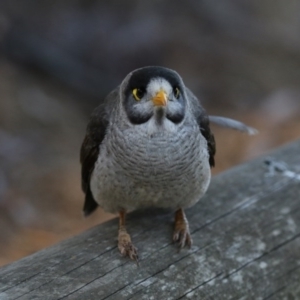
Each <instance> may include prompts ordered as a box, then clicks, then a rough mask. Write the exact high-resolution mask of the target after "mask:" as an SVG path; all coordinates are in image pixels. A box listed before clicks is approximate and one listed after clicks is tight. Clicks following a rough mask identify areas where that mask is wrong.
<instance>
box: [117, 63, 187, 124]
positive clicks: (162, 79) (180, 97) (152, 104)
mask: <svg viewBox="0 0 300 300" xmlns="http://www.w3.org/2000/svg"><path fill="white" fill-rule="evenodd" d="M121 93H122V95H121V99H122V103H123V106H124V108H125V111H126V114H127V117H128V119H129V121H130V122H131V123H132V124H143V123H146V122H148V121H149V120H150V119H154V120H155V121H157V123H158V124H159V123H162V122H164V121H165V120H169V121H170V122H172V123H175V124H178V123H180V122H181V121H182V120H183V119H184V115H185V110H186V98H185V87H184V83H183V81H182V79H181V77H180V76H179V75H178V74H177V73H176V72H175V71H173V70H170V69H167V68H163V67H145V68H141V69H137V70H135V71H133V72H132V73H130V74H129V75H128V76H127V77H126V78H125V79H124V81H123V82H122V84H121Z"/></svg>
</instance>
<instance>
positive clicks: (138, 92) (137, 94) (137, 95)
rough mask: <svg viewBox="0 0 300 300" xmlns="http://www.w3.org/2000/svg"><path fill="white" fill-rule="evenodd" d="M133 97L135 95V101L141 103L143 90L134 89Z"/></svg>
mask: <svg viewBox="0 0 300 300" xmlns="http://www.w3.org/2000/svg"><path fill="white" fill-rule="evenodd" d="M132 95H133V97H134V99H135V100H137V101H139V100H141V99H142V97H143V95H144V93H143V91H142V90H141V89H133V90H132Z"/></svg>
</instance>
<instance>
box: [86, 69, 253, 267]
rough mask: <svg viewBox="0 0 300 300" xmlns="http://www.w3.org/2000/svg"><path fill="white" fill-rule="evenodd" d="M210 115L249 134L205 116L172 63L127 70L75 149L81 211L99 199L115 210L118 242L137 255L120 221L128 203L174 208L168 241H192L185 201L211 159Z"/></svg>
mask: <svg viewBox="0 0 300 300" xmlns="http://www.w3.org/2000/svg"><path fill="white" fill-rule="evenodd" d="M210 121H211V122H214V123H216V124H219V125H221V126H225V127H230V128H234V129H238V130H241V131H246V132H248V133H249V134H254V133H255V130H254V129H252V128H250V127H247V126H246V125H244V124H243V123H240V122H238V121H235V120H231V119H228V118H224V117H218V116H209V115H208V114H207V113H206V111H205V109H204V108H203V106H202V104H201V103H200V101H199V100H198V98H197V97H196V96H195V95H194V94H193V93H192V92H191V91H190V90H189V89H188V88H187V87H186V86H185V84H184V82H183V80H182V78H181V76H180V75H179V74H178V73H177V72H176V71H174V70H172V69H168V68H165V67H161V66H148V67H143V68H139V69H136V70H134V71H132V72H130V73H129V74H128V75H127V76H126V77H125V78H124V80H123V81H122V82H121V84H120V85H119V86H118V87H117V88H115V89H114V90H113V91H112V92H110V93H109V94H108V96H107V97H106V98H105V99H104V101H102V102H101V103H100V105H99V106H98V107H97V108H96V109H95V110H94V111H93V113H92V114H91V117H90V120H89V123H88V125H87V130H86V135H85V137H84V140H83V143H82V146H81V149H80V162H81V183H82V190H83V192H84V194H85V201H84V207H83V212H84V215H85V216H88V215H90V214H91V213H92V212H93V211H95V209H96V208H97V207H98V206H100V207H102V208H103V209H104V210H105V211H107V212H110V213H113V214H118V215H119V228H118V249H119V252H120V253H121V255H123V256H128V257H129V258H130V259H132V260H135V261H138V251H137V248H136V247H135V246H134V244H133V242H132V240H131V236H130V234H129V233H128V231H127V229H126V224H125V221H126V214H127V213H128V212H130V211H133V210H136V209H140V208H147V207H160V208H168V209H172V210H173V211H174V212H175V222H174V230H173V241H174V242H176V243H177V244H178V246H179V248H184V247H191V245H192V238H191V233H190V229H189V223H188V220H187V218H186V215H185V209H186V208H188V207H191V206H193V205H195V204H196V203H197V202H198V201H199V200H200V199H201V198H202V197H203V195H204V194H205V193H206V191H207V189H208V186H209V183H210V180H211V168H212V167H214V165H215V153H216V143H215V138H214V135H213V133H212V131H211V128H210Z"/></svg>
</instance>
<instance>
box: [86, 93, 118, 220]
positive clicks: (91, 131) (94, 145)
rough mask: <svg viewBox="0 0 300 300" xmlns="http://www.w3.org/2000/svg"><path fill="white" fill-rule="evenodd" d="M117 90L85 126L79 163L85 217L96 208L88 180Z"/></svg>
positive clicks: (107, 98) (95, 111)
mask: <svg viewBox="0 0 300 300" xmlns="http://www.w3.org/2000/svg"><path fill="white" fill-rule="evenodd" d="M118 95H119V89H118V88H117V89H116V90H114V91H113V92H111V93H110V94H109V95H108V96H107V97H106V99H105V100H104V101H103V103H101V104H100V105H99V106H98V107H97V108H96V109H95V110H94V111H93V113H92V115H91V117H90V121H89V123H88V126H87V130H86V135H85V138H84V140H83V143H82V145H81V149H80V163H81V186H82V190H83V192H84V193H85V202H84V207H83V212H84V215H85V216H88V215H89V214H91V213H92V212H93V211H94V210H95V209H96V208H97V206H98V204H97V202H96V201H95V199H94V197H93V195H92V192H91V188H90V180H91V175H92V172H93V170H94V167H95V163H96V161H97V159H98V156H99V152H100V151H101V144H102V142H103V140H104V137H105V134H106V130H107V126H108V124H109V117H110V114H111V111H112V109H113V105H114V103H115V102H116V100H117V99H118Z"/></svg>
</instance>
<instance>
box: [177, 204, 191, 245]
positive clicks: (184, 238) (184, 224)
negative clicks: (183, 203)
mask: <svg viewBox="0 0 300 300" xmlns="http://www.w3.org/2000/svg"><path fill="white" fill-rule="evenodd" d="M173 241H174V242H177V243H178V244H179V247H180V248H184V247H185V246H188V247H189V248H190V247H191V246H192V243H193V241H192V238H191V234H190V229H189V222H188V220H187V218H186V216H185V213H184V211H183V209H182V208H180V209H178V210H177V211H176V212H175V228H174V233H173Z"/></svg>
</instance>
